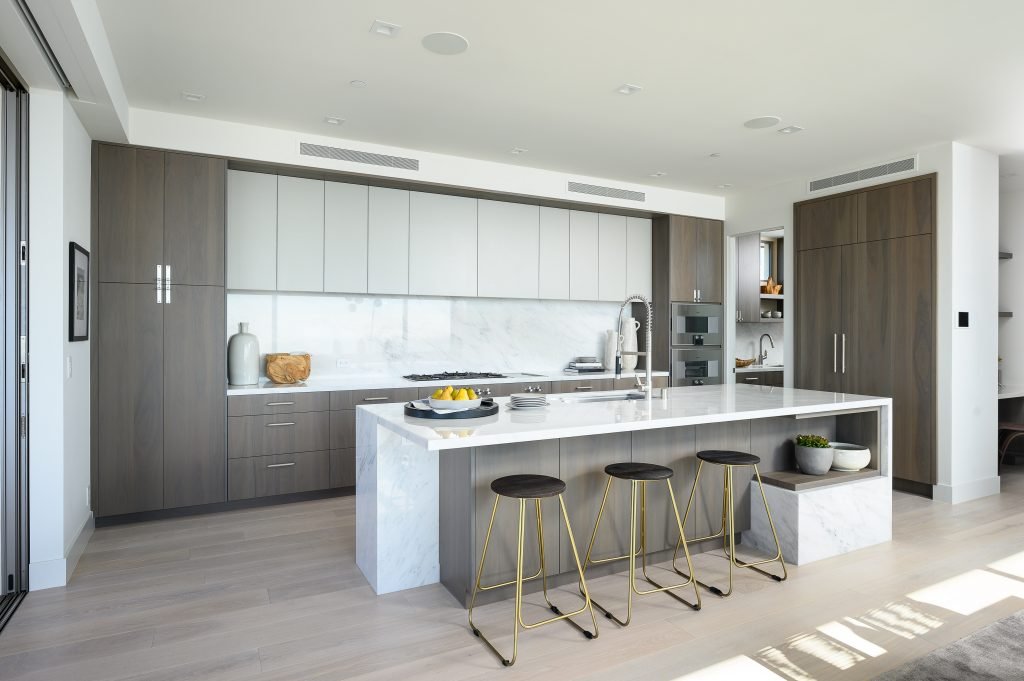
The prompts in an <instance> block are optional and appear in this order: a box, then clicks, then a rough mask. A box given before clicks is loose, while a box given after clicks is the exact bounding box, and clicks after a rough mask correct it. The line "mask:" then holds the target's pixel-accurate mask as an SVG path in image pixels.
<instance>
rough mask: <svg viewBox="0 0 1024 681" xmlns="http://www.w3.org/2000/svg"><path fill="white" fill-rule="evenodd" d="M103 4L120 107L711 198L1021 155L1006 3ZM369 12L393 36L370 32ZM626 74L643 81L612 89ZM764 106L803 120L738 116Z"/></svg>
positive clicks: (1019, 66)
mask: <svg viewBox="0 0 1024 681" xmlns="http://www.w3.org/2000/svg"><path fill="white" fill-rule="evenodd" d="M99 7H100V12H101V15H102V17H103V21H104V24H105V25H106V29H107V32H108V35H109V39H110V42H111V45H112V48H113V53H114V56H115V59H116V61H117V65H118V68H119V70H120V73H121V77H122V80H123V82H124V86H125V90H126V92H127V95H128V99H129V102H130V104H131V105H132V106H134V107H142V108H150V109H158V110H163V111H173V112H181V113H189V114H193V115H199V116H207V117H212V118H219V119H227V120H234V121H242V122H247V123H256V124H261V125H268V126H272V127H280V128H288V129H294V130H299V131H306V132H311V133H317V134H323V135H331V134H334V135H337V136H339V137H343V138H348V139H353V140H364V141H368V142H377V143H382V144H389V145H395V146H404V147H410V148H414V149H423V150H428V151H434V152H440V153H449V154H456V155H461V156H469V157H473V158H479V159H486V160H494V161H501V162H505V163H516V164H521V165H526V166H532V167H541V168H547V169H552V170H562V171H568V172H578V173H584V174H588V175H593V176H598V177H606V178H612V179H619V180H624V181H630V182H638V183H642V184H651V185H658V186H666V187H672V188H678V189H690V190H695V191H702V192H708V193H728V192H723V191H722V190H720V189H717V188H716V185H718V184H723V183H728V184H732V185H734V189H733V190H730V191H736V190H740V189H743V188H745V187H752V186H763V185H767V184H772V183H775V182H779V181H782V180H786V179H791V178H796V177H807V176H810V175H815V174H818V173H821V172H827V171H832V170H841V169H844V168H848V167H855V166H858V165H860V164H861V163H866V162H873V161H882V160H887V159H888V158H890V157H894V156H895V155H897V154H899V153H904V152H909V151H913V150H915V149H917V148H919V147H922V146H925V145H928V144H932V143H937V142H940V141H946V140H959V141H963V142H966V143H968V144H975V145H978V146H981V147H984V148H987V149H990V150H992V151H995V152H997V153H1006V152H1013V151H1018V152H1024V88H1022V87H1020V84H1021V83H1022V82H1024V41H1022V40H1021V39H1020V31H1021V26H1024V2H1022V1H1021V0H984V1H979V0H942V2H935V0H898V1H893V0H861V1H859V2H834V1H832V2H822V1H821V0H775V1H774V2H762V1H758V2H753V1H751V0H718V1H715V2H711V1H705V2H696V1H689V0H687V1H683V0H641V1H640V2H621V1H620V0H557V1H553V0H518V1H514V2H497V1H494V0H491V1H485V0H373V1H370V0H345V1H339V0H287V1H286V0H99ZM374 19H382V20H384V21H388V22H392V23H395V24H399V25H401V30H400V31H399V32H398V34H397V36H396V37H394V38H386V37H383V36H380V35H377V34H372V33H370V31H369V28H370V24H371V23H372V22H373V21H374ZM435 31H453V32H456V33H460V34H462V35H464V36H466V37H467V38H468V40H469V43H470V47H469V50H468V51H467V52H465V53H463V54H461V55H456V56H447V57H446V56H438V55H435V54H431V53H429V52H427V51H426V50H424V49H423V47H422V46H421V45H420V40H421V39H422V38H423V36H424V35H426V34H428V33H431V32H435ZM353 79H359V80H364V81H366V82H367V83H368V86H367V87H366V88H363V89H356V88H352V87H350V86H349V85H348V83H349V81H351V80H353ZM623 83H634V84H637V85H640V86H642V87H643V90H642V91H640V92H639V93H637V94H634V95H630V96H623V95H620V94H617V93H616V88H617V87H619V86H620V85H622V84H623ZM183 90H188V91H193V92H199V93H202V94H204V95H206V100H205V101H203V102H201V103H190V102H186V101H184V100H183V99H182V97H181V92H182V91H183ZM767 114H771V115H777V116H780V117H781V118H782V123H781V124H780V126H785V125H791V124H796V125H800V126H803V127H804V128H806V130H805V131H804V132H800V133H798V134H795V135H789V136H787V135H782V134H779V133H777V132H776V131H775V129H772V128H769V129H763V130H749V129H746V128H744V127H743V126H742V123H743V121H745V120H746V119H749V118H752V117H755V116H760V115H767ZM328 115H335V116H340V117H342V118H344V119H346V122H345V123H344V124H342V125H341V126H338V127H334V126H330V125H327V124H325V123H324V122H323V119H324V117H325V116H328ZM513 147H523V148H525V149H528V150H529V151H528V152H526V153H523V154H521V155H518V156H515V155H512V154H511V153H510V150H511V149H512V148H513ZM714 152H717V153H720V154H721V157H720V158H717V159H712V158H709V154H711V153H714ZM655 171H663V172H666V173H667V175H666V176H665V177H663V178H658V179H655V178H651V177H649V175H650V174H651V173H653V172H655Z"/></svg>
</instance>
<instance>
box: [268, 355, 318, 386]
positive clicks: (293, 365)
mask: <svg viewBox="0 0 1024 681" xmlns="http://www.w3.org/2000/svg"><path fill="white" fill-rule="evenodd" d="M311 359H312V358H311V357H310V356H309V354H308V353H295V354H292V353H290V352H274V353H267V378H269V379H270V380H271V381H273V382H274V383H280V384H283V385H288V384H291V383H298V382H300V381H305V380H306V379H307V378H309V371H310V361H311Z"/></svg>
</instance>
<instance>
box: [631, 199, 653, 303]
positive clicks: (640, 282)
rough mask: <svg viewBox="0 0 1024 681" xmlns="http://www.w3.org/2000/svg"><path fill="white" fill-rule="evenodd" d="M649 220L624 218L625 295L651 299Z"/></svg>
mask: <svg viewBox="0 0 1024 681" xmlns="http://www.w3.org/2000/svg"><path fill="white" fill-rule="evenodd" d="M652 276H653V275H652V273H651V219H650V218H626V295H632V294H634V293H639V294H640V295H642V296H647V299H648V300H650V299H651V294H652Z"/></svg>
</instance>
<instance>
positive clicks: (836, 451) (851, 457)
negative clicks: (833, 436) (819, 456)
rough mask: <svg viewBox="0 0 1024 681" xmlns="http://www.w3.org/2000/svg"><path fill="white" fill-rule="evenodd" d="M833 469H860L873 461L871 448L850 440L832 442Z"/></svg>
mask: <svg viewBox="0 0 1024 681" xmlns="http://www.w3.org/2000/svg"><path fill="white" fill-rule="evenodd" d="M830 444H831V445H832V470H836V471H859V470H860V469H862V468H864V467H865V466H867V465H868V464H869V463H871V450H870V449H868V448H867V447H865V446H863V445H854V444H850V443H849V442H832V443H830Z"/></svg>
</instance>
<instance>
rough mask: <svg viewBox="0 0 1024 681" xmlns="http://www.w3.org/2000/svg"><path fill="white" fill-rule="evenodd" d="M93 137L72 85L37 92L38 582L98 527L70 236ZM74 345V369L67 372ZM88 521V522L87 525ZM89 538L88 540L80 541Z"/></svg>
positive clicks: (33, 578) (80, 225) (79, 223)
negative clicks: (90, 491)
mask: <svg viewBox="0 0 1024 681" xmlns="http://www.w3.org/2000/svg"><path fill="white" fill-rule="evenodd" d="M89 145H90V141H89V137H88V135H86V134H85V130H84V128H83V127H82V125H81V123H80V122H79V121H78V118H77V117H76V116H75V114H74V111H73V110H72V109H71V107H70V105H69V104H68V102H67V100H66V98H65V96H64V94H63V93H60V92H55V91H51V90H38V89H34V90H31V91H30V94H29V327H30V332H29V561H30V563H29V588H30V589H32V590H38V589H44V588H48V587H52V586H61V585H63V584H65V583H66V581H67V578H68V575H69V572H70V571H71V570H73V569H74V563H75V560H76V559H77V556H76V555H75V553H74V549H75V545H76V541H78V540H79V537H81V536H82V535H83V534H84V535H86V536H87V535H88V533H89V532H91V513H90V512H89V510H88V508H86V506H85V485H87V484H88V483H89V362H88V356H89V348H88V343H87V342H81V343H76V344H74V346H73V347H71V346H69V344H68V343H67V337H68V335H67V316H68V315H67V307H66V305H67V286H68V272H67V267H68V265H67V262H68V261H67V258H68V241H69V240H72V239H74V240H76V241H79V243H82V244H83V245H85V246H87V244H88V243H89V238H88V235H89V229H90V228H89V225H90V203H89V202H90V199H89V196H90V162H89V158H90V148H89ZM65 351H67V353H68V354H69V355H70V356H71V357H72V360H73V362H74V367H75V372H74V375H73V376H72V378H70V379H66V378H65V375H64V362H65V360H64V358H65ZM83 531H84V532H83ZM80 544H81V542H79V545H80Z"/></svg>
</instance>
